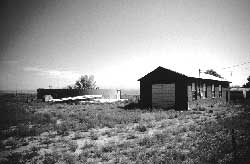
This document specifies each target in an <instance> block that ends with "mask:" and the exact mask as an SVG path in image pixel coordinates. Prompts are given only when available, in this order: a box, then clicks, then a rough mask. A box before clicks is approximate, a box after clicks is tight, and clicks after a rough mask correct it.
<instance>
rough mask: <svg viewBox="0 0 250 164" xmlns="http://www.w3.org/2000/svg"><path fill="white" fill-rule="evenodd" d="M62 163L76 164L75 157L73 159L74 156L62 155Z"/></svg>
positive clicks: (69, 154)
mask: <svg viewBox="0 0 250 164" xmlns="http://www.w3.org/2000/svg"><path fill="white" fill-rule="evenodd" d="M62 161H64V162H65V163H66V164H75V163H76V157H75V155H74V154H71V153H64V154H63V155H62Z"/></svg>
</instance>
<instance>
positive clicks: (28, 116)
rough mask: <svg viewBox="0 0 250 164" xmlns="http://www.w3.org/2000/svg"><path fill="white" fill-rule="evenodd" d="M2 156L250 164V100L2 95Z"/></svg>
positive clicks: (8, 159)
mask: <svg viewBox="0 0 250 164" xmlns="http://www.w3.org/2000/svg"><path fill="white" fill-rule="evenodd" d="M0 117H1V118H0V132H1V133H0V138H1V142H0V163H13V164H14V163H15V164H16V163H44V164H52V163H58V164H59V163H65V164H74V163H88V164H90V163H93V164H94V163H107V164H108V163H109V164H112V163H150V164H151V163H170V164H174V163H178V164H179V163H185V164H192V163H197V164H198V163H204V164H210V163H211V164H212V163H220V164H222V163H241V164H243V163H249V161H250V156H249V154H250V146H249V145H250V128H249V127H250V103H247V102H243V103H237V104H235V103H230V104H220V105H214V106H211V107H209V108H202V107H199V108H197V109H193V110H188V111H175V110H168V111H164V110H162V109H140V108H138V105H137V104H135V103H133V102H117V103H106V104H84V105H83V104H82V105H81V104H60V103H53V104H52V103H45V102H41V101H39V100H36V98H35V95H25V94H23V95H15V94H3V95H1V97H0Z"/></svg>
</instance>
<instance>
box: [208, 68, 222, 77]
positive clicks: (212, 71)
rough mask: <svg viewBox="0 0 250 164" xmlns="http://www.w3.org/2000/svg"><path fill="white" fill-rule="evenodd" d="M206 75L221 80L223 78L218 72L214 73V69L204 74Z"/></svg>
mask: <svg viewBox="0 0 250 164" xmlns="http://www.w3.org/2000/svg"><path fill="white" fill-rule="evenodd" d="M204 73H205V74H209V75H212V76H215V77H219V78H223V77H222V76H221V75H220V74H218V73H217V72H216V71H214V70H213V69H208V70H206V71H205V72H204Z"/></svg>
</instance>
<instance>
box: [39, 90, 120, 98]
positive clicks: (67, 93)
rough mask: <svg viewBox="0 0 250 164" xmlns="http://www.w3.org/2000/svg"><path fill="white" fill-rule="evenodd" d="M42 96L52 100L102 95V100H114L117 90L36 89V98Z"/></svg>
mask: <svg viewBox="0 0 250 164" xmlns="http://www.w3.org/2000/svg"><path fill="white" fill-rule="evenodd" d="M44 95H51V96H52V97H53V98H56V99H58V98H64V97H74V96H81V95H102V96H103V98H110V99H116V98H117V90H113V89H37V98H38V99H43V97H44Z"/></svg>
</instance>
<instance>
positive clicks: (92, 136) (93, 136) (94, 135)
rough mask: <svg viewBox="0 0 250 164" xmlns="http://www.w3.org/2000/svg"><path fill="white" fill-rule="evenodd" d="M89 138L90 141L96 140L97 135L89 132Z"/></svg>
mask: <svg viewBox="0 0 250 164" xmlns="http://www.w3.org/2000/svg"><path fill="white" fill-rule="evenodd" d="M90 138H91V139H92V140H98V135H97V134H96V133H95V132H94V131H91V132H90Z"/></svg>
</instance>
